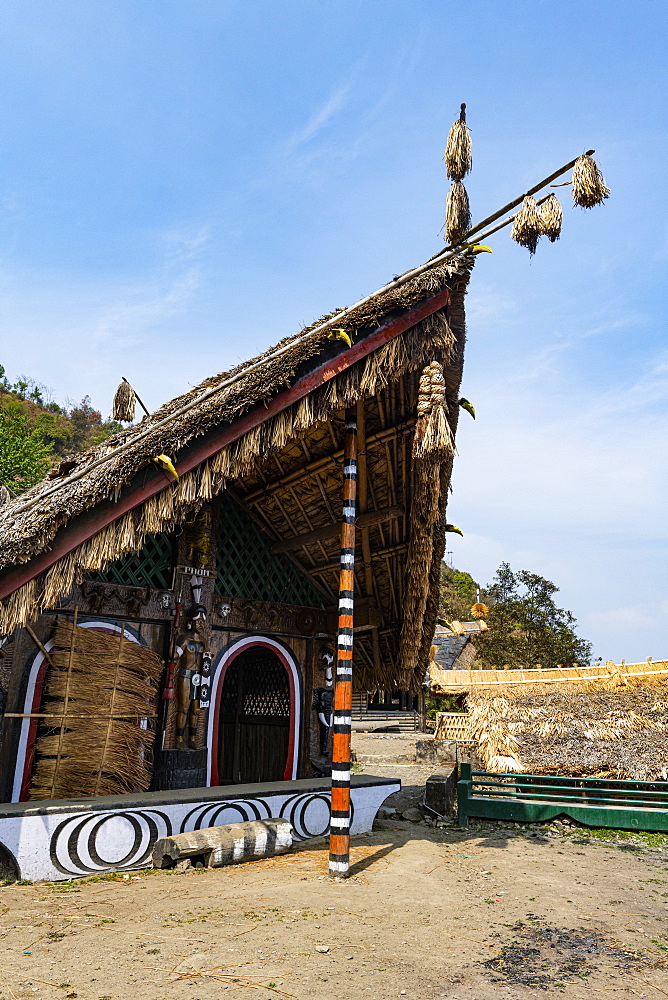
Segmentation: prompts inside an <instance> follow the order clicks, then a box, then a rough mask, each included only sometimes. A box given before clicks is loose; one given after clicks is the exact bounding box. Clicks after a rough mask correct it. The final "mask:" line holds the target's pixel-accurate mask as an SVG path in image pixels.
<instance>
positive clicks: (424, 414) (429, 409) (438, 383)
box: [413, 361, 455, 458]
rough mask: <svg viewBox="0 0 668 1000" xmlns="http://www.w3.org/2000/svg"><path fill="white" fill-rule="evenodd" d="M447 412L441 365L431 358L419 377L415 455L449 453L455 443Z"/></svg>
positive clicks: (415, 456) (434, 455)
mask: <svg viewBox="0 0 668 1000" xmlns="http://www.w3.org/2000/svg"><path fill="white" fill-rule="evenodd" d="M447 412H448V404H447V403H446V401H445V377H444V375H443V365H442V364H440V363H439V362H438V361H432V362H431V364H429V365H427V366H426V368H425V369H424V371H423V372H422V375H421V376H420V386H419V390H418V402H417V424H416V426H415V436H414V438H413V457H414V458H424V457H425V456H427V455H431V456H433V457H436V456H444V455H446V454H452V452H453V451H454V446H455V444H454V438H453V436H452V430H451V428H450V425H449V424H448V420H447Z"/></svg>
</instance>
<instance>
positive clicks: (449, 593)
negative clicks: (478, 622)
mask: <svg viewBox="0 0 668 1000" xmlns="http://www.w3.org/2000/svg"><path fill="white" fill-rule="evenodd" d="M477 589H478V585H477V583H476V582H475V580H474V579H473V577H472V576H471V574H470V573H464V572H462V571H461V570H458V569H452V567H451V566H448V565H447V564H446V563H442V564H441V618H442V619H443V620H444V621H452V619H453V618H456V619H457V620H458V621H469V620H470V618H471V605H472V604H474V603H475V599H476V592H477Z"/></svg>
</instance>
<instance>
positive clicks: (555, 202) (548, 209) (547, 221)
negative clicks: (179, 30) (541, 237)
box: [540, 194, 563, 243]
mask: <svg viewBox="0 0 668 1000" xmlns="http://www.w3.org/2000/svg"><path fill="white" fill-rule="evenodd" d="M562 215H563V213H562V210H561V202H560V201H559V199H558V198H557V196H556V194H551V195H549V197H548V198H547V201H544V202H543V204H542V205H541V206H540V218H541V221H542V223H543V232H544V234H545V235H546V236H547V238H548V240H549V241H550V243H554V242H556V240H558V239H559V237H560V236H561V219H562Z"/></svg>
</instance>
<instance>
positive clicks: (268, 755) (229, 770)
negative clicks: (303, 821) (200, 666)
mask: <svg viewBox="0 0 668 1000" xmlns="http://www.w3.org/2000/svg"><path fill="white" fill-rule="evenodd" d="M219 706H220V707H219V717H218V780H219V782H220V784H237V783H239V782H241V783H244V782H257V781H281V780H282V779H283V777H284V772H285V765H286V762H287V756H288V747H289V741H290V684H289V681H288V675H287V673H286V670H285V668H284V666H283V664H282V663H281V661H280V659H279V658H278V656H277V655H276V653H274V652H273V651H272V650H271V649H267V647H266V646H251V647H250V648H249V649H245V650H244V651H243V653H240V654H239V656H237V657H235V659H234V660H233V661H232V663H231V664H230V666H229V667H228V669H227V672H226V674H225V679H224V681H223V690H222V692H221V695H220V702H219Z"/></svg>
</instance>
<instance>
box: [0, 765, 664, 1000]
mask: <svg viewBox="0 0 668 1000" xmlns="http://www.w3.org/2000/svg"><path fill="white" fill-rule="evenodd" d="M379 770H380V769H379ZM380 773H382V774H384V775H387V774H390V773H398V774H400V775H401V777H402V780H403V781H404V782H405V783H406V787H405V788H404V790H402V792H401V793H399V795H398V796H396V797H393V800H394V801H393V802H391V803H390V804H391V805H392V804H394V807H395V808H397V809H398V810H403V809H405V808H407V807H408V806H411V805H414V804H415V803H416V802H419V800H420V797H421V794H422V785H423V782H424V779H425V777H426V776H427V775H428V773H430V772H429V770H425V769H420V768H415V767H405V768H401V769H399V768H397V769H396V770H395V771H394V772H392V771H391V766H390V767H388V768H387V769H382V771H381V772H380ZM377 825H378V827H379V828H378V829H376V830H374V832H373V833H371V834H367V835H365V836H362V837H357V838H355V839H354V842H353V849H352V860H353V868H352V877H351V878H350V879H349V880H347V881H345V882H332V881H330V879H329V877H328V876H327V874H326V871H327V845H326V843H325V842H324V841H317V842H315V841H310V842H308V843H307V844H304V845H301V846H300V847H298V848H297V849H296V850H294V851H293V852H292V853H290V854H288V855H285V856H283V857H281V858H273V859H268V860H266V861H258V862H253V863H250V864H245V865H239V866H235V867H231V868H224V869H201V870H194V869H191V870H189V871H186V872H167V871H164V872H154V871H142V872H137V873H133V874H132V875H130V876H125V877H124V876H121V875H112V876H105V877H98V878H91V879H85V880H79V881H75V882H68V883H50V884H49V883H40V884H35V885H20V884H17V885H9V886H4V887H2V888H0V938H1V940H2V944H1V946H0V996H1V997H2V998H4V1000H11V998H15V1000H18V998H25V997H39V998H45V1000H51V998H55V997H58V996H60V997H67V998H74V997H78V998H81V1000H126V998H132V1000H149V998H150V1000H213V998H219V997H221V996H222V995H223V993H224V994H225V996H230V997H234V996H249V995H250V994H249V992H248V991H249V990H251V989H252V990H253V995H254V996H257V997H258V998H260V1000H261V998H262V997H265V998H270V997H275V998H280V997H284V996H288V997H297V998H299V1000H331V998H333V997H339V998H341V1000H357V998H360V1000H367V998H368V1000H389V998H394V997H398V998H401V997H406V998H407V1000H446V998H447V1000H469V998H470V1000H492V998H494V1000H496V998H499V997H502V998H508V1000H524V998H528V997H536V996H538V997H543V996H547V997H550V996H562V995H563V996H565V997H566V998H571V1000H580V998H585V997H586V998H590V1000H591V998H596V997H601V998H602V1000H605V996H606V995H607V996H611V995H613V994H614V995H617V996H620V997H626V996H628V997H633V996H635V997H641V998H644V997H647V998H661V997H668V911H667V904H668V837H658V836H644V837H643V836H639V837H637V838H619V839H618V840H617V841H616V842H613V841H612V840H610V841H609V842H606V841H605V840H602V839H601V838H600V835H599V836H590V835H589V834H587V833H586V832H585V831H583V830H582V829H578V828H563V827H559V826H552V827H540V828H536V827H532V828H527V829H525V830H522V829H518V828H516V827H513V828H510V827H503V828H501V827H498V826H493V825H490V824H487V825H485V826H482V825H481V826H480V827H477V828H471V829H469V830H468V831H460V830H459V829H458V828H457V827H456V826H454V825H450V826H446V827H443V828H436V827H434V826H427V825H425V824H423V823H410V822H406V821H404V820H395V819H385V820H382V821H381V822H380V823H379V824H377Z"/></svg>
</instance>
